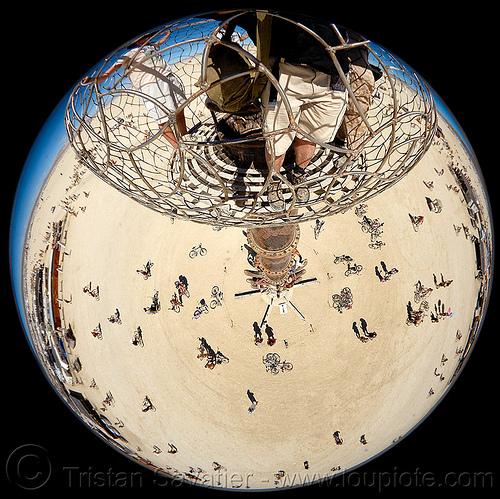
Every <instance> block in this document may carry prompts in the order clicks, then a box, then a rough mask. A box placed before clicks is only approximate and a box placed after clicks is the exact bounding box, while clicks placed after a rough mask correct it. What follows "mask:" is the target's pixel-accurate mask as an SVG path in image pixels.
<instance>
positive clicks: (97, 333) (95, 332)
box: [91, 323, 102, 340]
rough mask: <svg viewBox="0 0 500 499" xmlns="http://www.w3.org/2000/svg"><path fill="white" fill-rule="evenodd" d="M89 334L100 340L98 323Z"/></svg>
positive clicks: (100, 333)
mask: <svg viewBox="0 0 500 499" xmlns="http://www.w3.org/2000/svg"><path fill="white" fill-rule="evenodd" d="M91 333H92V336H93V337H94V338H97V339H98V340H102V330H101V323H99V324H98V325H97V326H96V327H95V328H94V329H92V331H91Z"/></svg>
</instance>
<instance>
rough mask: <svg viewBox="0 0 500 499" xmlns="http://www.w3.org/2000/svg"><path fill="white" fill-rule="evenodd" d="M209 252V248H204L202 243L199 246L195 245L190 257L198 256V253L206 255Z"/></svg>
mask: <svg viewBox="0 0 500 499" xmlns="http://www.w3.org/2000/svg"><path fill="white" fill-rule="evenodd" d="M206 254H207V249H206V248H203V247H202V245H201V243H200V244H198V246H193V247H192V248H191V251H190V252H189V258H196V257H197V256H198V255H200V256H205V255H206Z"/></svg>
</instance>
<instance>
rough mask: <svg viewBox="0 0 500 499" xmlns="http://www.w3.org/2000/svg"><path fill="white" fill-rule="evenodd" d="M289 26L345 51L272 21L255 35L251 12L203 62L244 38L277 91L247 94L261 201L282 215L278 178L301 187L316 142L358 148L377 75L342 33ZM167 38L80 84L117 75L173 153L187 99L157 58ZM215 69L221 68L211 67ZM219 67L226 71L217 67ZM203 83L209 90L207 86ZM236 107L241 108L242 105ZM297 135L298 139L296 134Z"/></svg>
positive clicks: (299, 193)
mask: <svg viewBox="0 0 500 499" xmlns="http://www.w3.org/2000/svg"><path fill="white" fill-rule="evenodd" d="M224 18H225V14H223V13H221V14H215V15H214V19H216V20H217V19H220V20H221V21H223V20H224ZM292 19H293V21H295V22H296V23H300V24H302V25H304V26H305V27H306V28H307V29H310V30H312V31H314V32H315V33H316V34H318V35H319V36H320V37H321V38H322V39H323V40H324V41H325V42H326V43H327V44H328V46H331V47H339V46H341V45H343V44H344V43H348V44H351V45H350V46H349V47H348V48H346V49H340V50H337V51H336V52H335V53H333V52H330V51H328V50H326V49H325V47H324V45H323V44H322V43H320V42H319V41H318V40H317V39H316V38H315V37H314V36H312V35H311V34H310V33H309V32H308V31H307V30H305V29H304V28H303V27H301V26H300V25H299V24H296V23H295V22H294V23H291V22H289V21H285V20H284V19H281V18H279V17H274V16H272V15H270V14H268V19H267V20H266V21H264V23H263V24H261V25H260V26H259V28H257V24H258V21H257V17H256V15H255V13H251V12H248V13H245V14H243V15H240V16H238V17H237V18H234V19H233V20H232V21H230V22H228V23H226V24H224V28H223V29H221V30H219V31H218V39H217V41H216V42H213V41H209V43H212V46H211V51H210V54H209V56H211V57H212V58H213V59H215V57H216V56H217V51H216V46H217V45H222V46H224V45H225V44H239V43H240V42H241V40H242V38H246V37H250V38H251V39H252V41H253V42H254V44H255V45H256V46H257V50H258V53H260V57H261V60H262V62H263V64H264V65H265V66H266V67H267V69H268V70H269V71H270V72H271V73H272V74H273V77H274V78H275V79H276V81H277V82H278V83H279V86H280V87H281V89H282V91H277V89H276V88H275V84H274V85H273V84H271V79H269V77H267V78H268V80H269V81H267V84H264V85H262V78H260V83H258V85H260V86H259V87H258V91H257V90H256V88H257V87H255V88H252V89H251V93H252V96H253V97H254V101H257V102H258V107H259V109H260V110H261V111H262V130H263V132H264V136H265V137H266V146H265V157H266V162H267V165H268V167H269V170H270V171H271V172H272V180H271V182H270V185H269V187H268V191H267V200H268V203H269V206H270V208H271V209H272V210H274V211H283V210H284V209H285V200H284V197H283V180H284V177H283V176H282V175H281V173H280V172H281V171H282V170H283V169H284V170H285V171H287V176H288V181H289V184H291V185H297V184H302V183H303V182H304V181H305V179H306V176H307V172H306V169H307V167H308V165H309V163H310V161H311V160H312V158H313V155H314V153H315V149H316V141H319V142H321V143H333V141H334V140H335V138H336V137H337V139H339V140H341V142H342V143H346V144H347V146H348V147H349V148H351V149H355V148H357V147H358V146H359V145H360V144H361V143H362V141H363V139H364V137H365V136H366V133H367V130H368V128H367V125H366V117H365V116H364V115H363V114H364V113H366V112H367V110H368V109H369V107H370V104H371V95H372V93H373V91H374V88H375V78H376V77H379V76H380V72H379V71H378V70H377V69H376V68H375V67H374V66H372V65H371V64H369V62H368V49H367V46H366V45H367V43H368V42H367V41H366V40H365V39H364V38H362V37H361V36H360V35H358V34H357V33H354V32H352V31H350V30H347V29H345V28H339V29H335V28H334V27H333V26H332V25H331V24H330V23H328V22H327V21H324V20H320V19H313V18H311V17H309V16H304V15H293V16H292ZM236 25H238V26H240V28H243V29H244V30H246V32H247V35H243V36H241V35H239V36H237V37H235V27H236ZM171 33H172V31H171V30H166V31H165V32H164V33H163V35H162V36H161V38H159V39H157V40H155V37H156V36H159V35H160V34H161V32H159V31H155V32H151V33H148V34H146V35H143V36H141V37H139V38H138V39H136V40H134V41H133V42H132V43H131V44H130V45H129V46H128V47H127V52H126V53H124V54H123V55H121V56H120V57H119V58H118V60H117V61H116V62H115V63H114V64H113V65H112V66H111V67H109V68H108V69H107V70H106V71H104V72H102V73H100V74H98V75H97V76H93V77H85V78H84V79H83V81H82V84H101V83H102V82H104V81H106V80H107V79H108V78H110V77H111V76H112V75H113V74H114V73H115V72H116V71H118V70H119V69H122V70H123V74H124V76H127V77H128V78H129V80H130V82H131V84H132V87H133V89H134V90H136V91H138V92H140V94H142V95H143V96H144V97H142V101H143V104H144V106H145V108H146V110H147V112H148V114H149V116H150V117H151V118H153V119H154V120H155V121H156V123H157V124H158V127H159V128H160V129H161V130H162V134H163V136H164V137H165V138H166V140H167V141H168V142H169V143H170V144H171V146H172V147H174V148H178V147H179V139H180V138H181V137H182V136H183V135H186V134H187V126H186V118H185V114H184V108H185V105H186V101H187V97H186V93H185V88H184V84H183V82H182V81H181V79H180V78H179V77H178V76H177V75H176V74H174V71H173V70H172V67H171V66H170V65H169V64H168V63H167V62H166V60H165V58H164V57H163V56H162V54H161V49H160V47H161V45H162V44H164V43H165V42H166V41H167V39H168V38H169V37H170V35H171ZM219 40H220V41H219ZM226 47H227V45H226ZM231 52H232V53H234V52H235V51H234V50H233V51H231V50H230V49H229V52H227V51H226V52H220V54H221V56H220V57H223V58H225V59H226V63H225V64H226V66H225V67H228V62H227V60H228V59H229V58H228V53H229V54H231ZM233 55H234V54H233ZM334 59H335V61H334ZM240 62H241V61H240ZM217 63H221V61H215V64H217ZM220 67H221V68H222V67H224V66H223V65H222V63H221V65H220ZM209 69H210V68H209ZM226 72H228V74H227V75H226V74H220V71H219V74H218V75H216V79H220V78H223V77H224V76H229V75H230V74H233V73H235V71H234V69H231V68H228V69H227V70H226ZM260 76H261V77H262V74H261V75H260ZM244 77H245V76H242V78H244ZM236 80H238V79H235V81H236ZM257 80H259V78H256V79H255V82H256V85H257ZM205 83H208V86H210V84H211V83H213V82H211V81H207V82H205ZM228 83H229V82H224V83H221V84H220V87H221V88H222V86H224V85H225V86H226V87H227V85H228ZM346 83H348V84H349V85H350V87H351V89H352V92H353V95H354V96H355V97H356V100H357V105H355V103H354V102H351V99H349V92H348V91H347V89H346ZM216 87H217V86H215V88H216ZM260 87H262V88H260ZM211 88H214V87H211ZM284 96H285V97H286V98H284ZM235 99H236V102H237V97H234V96H232V101H233V102H234V101H235ZM237 107H238V106H237V105H236V108H237ZM241 107H244V103H243V102H242V103H241ZM233 108H234V106H233ZM233 108H232V109H233ZM221 110H222V111H225V110H224V109H221ZM235 112H237V111H235ZM174 124H175V126H174ZM294 124H295V125H296V127H294V126H293V125H294ZM297 130H299V131H300V133H298V134H297ZM292 145H293V150H294V155H295V161H294V163H293V164H292V165H285V164H284V162H285V156H286V153H287V151H288V150H289V149H290V148H291V147H292ZM295 194H296V199H297V202H298V203H306V202H307V201H308V200H309V189H308V187H307V186H305V185H299V186H298V187H297V188H296V189H295Z"/></svg>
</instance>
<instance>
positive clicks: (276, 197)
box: [267, 179, 285, 211]
mask: <svg viewBox="0 0 500 499" xmlns="http://www.w3.org/2000/svg"><path fill="white" fill-rule="evenodd" d="M267 201H268V202H269V207H270V208H271V210H273V211H284V210H285V199H284V198H283V189H282V188H281V181H280V180H279V179H273V180H271V182H270V184H269V186H268V187H267Z"/></svg>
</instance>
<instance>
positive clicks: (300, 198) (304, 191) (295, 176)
mask: <svg viewBox="0 0 500 499" xmlns="http://www.w3.org/2000/svg"><path fill="white" fill-rule="evenodd" d="M288 178H289V180H290V183H291V184H292V185H298V184H301V183H302V182H305V181H306V179H307V174H306V173H297V172H296V171H295V172H290V174H289V176H288ZM295 195H296V196H297V202H299V203H307V202H308V201H309V195H310V194H309V189H308V188H307V187H305V186H302V187H301V186H299V187H297V188H296V189H295Z"/></svg>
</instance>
